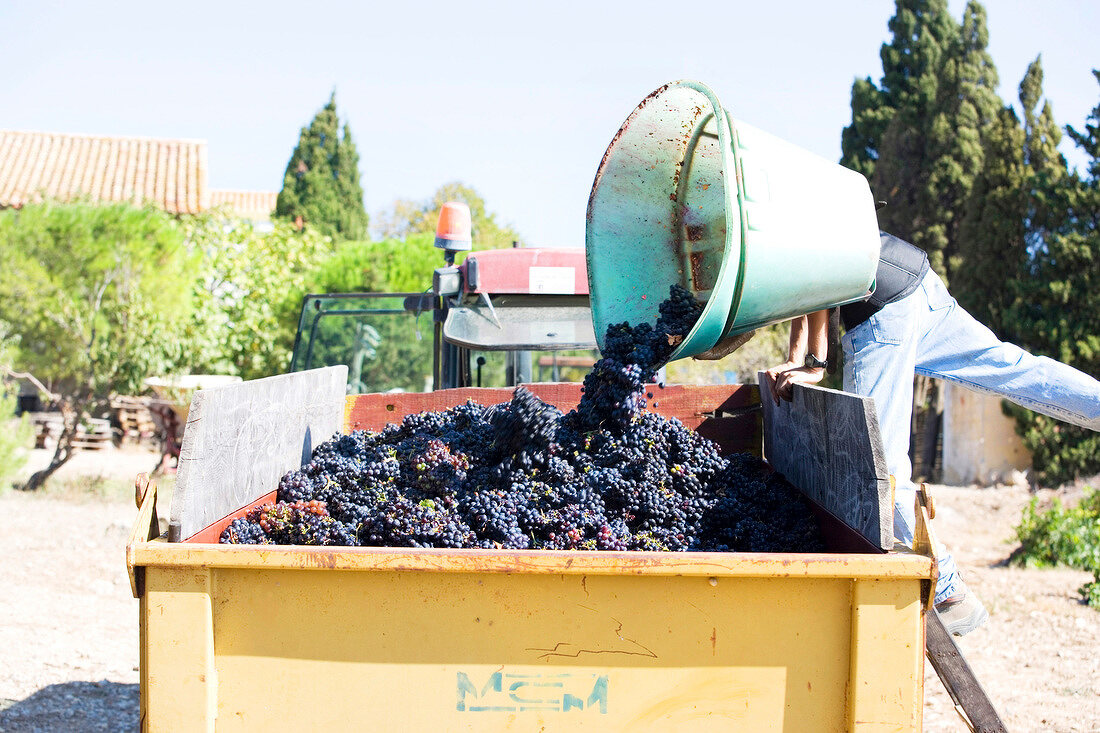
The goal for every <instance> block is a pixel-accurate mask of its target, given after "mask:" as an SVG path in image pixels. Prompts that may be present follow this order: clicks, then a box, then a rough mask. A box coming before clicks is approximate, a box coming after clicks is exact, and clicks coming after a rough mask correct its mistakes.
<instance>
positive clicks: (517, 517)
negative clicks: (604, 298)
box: [221, 286, 823, 552]
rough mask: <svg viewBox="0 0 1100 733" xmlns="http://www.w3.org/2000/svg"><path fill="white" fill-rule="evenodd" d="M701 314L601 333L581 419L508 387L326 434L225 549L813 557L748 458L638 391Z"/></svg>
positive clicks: (783, 490)
mask: <svg viewBox="0 0 1100 733" xmlns="http://www.w3.org/2000/svg"><path fill="white" fill-rule="evenodd" d="M700 312H701V306H700V304H699V303H698V302H697V301H696V300H695V298H694V297H693V296H692V294H691V293H690V292H689V291H687V290H685V289H683V288H681V287H679V286H674V287H673V288H672V291H671V294H670V297H669V298H668V300H666V301H665V302H664V303H662V304H661V306H660V317H659V318H658V320H657V323H656V325H655V326H653V325H650V324H642V325H639V326H629V325H627V324H625V323H624V324H617V325H613V326H611V327H609V328H608V330H607V338H606V339H605V348H604V351H603V358H601V359H600V360H599V361H598V362H597V363H596V365H595V366H594V367H593V368H592V371H591V372H590V373H589V374H588V375H587V376H586V377H585V380H584V387H583V395H582V398H581V401H580V404H579V405H578V406H577V408H576V409H575V410H573V411H571V412H569V413H568V414H564V415H563V414H562V412H561V411H560V410H558V409H557V408H555V407H553V406H551V405H548V404H546V403H544V402H542V401H541V400H540V399H538V398H537V397H536V396H535V395H533V394H532V393H531V392H529V391H528V390H526V389H524V388H522V387H520V388H517V389H516V390H515V392H514V394H513V397H512V399H511V401H510V402H506V403H502V404H499V405H493V406H490V407H486V406H482V405H478V404H475V403H473V402H467V403H466V404H464V405H460V406H458V407H454V408H452V409H449V410H445V411H442V412H425V413H421V414H418V415H410V416H408V417H406V418H405V420H404V421H403V422H402V423H401V424H400V425H389V426H387V427H386V428H385V429H384V430H382V431H381V432H376V433H375V432H366V431H356V432H354V433H352V434H351V435H337V436H334V437H333V438H332V439H331V440H329V441H327V442H325V443H322V444H321V445H319V446H317V448H316V449H315V450H314V452H313V456H312V460H311V461H310V462H309V463H307V464H306V465H305V466H303V467H302V468H300V469H298V470H294V471H291V472H289V473H287V474H286V475H285V476H283V478H282V479H281V480H280V482H279V490H278V503H276V504H267V505H263V506H259V507H257V508H255V509H253V510H251V511H250V512H249V513H248V514H247V515H246V516H245V517H243V518H239V519H235V520H233V522H232V523H231V524H230V525H229V527H227V528H226V530H225V531H224V532H223V534H222V537H221V541H222V542H228V543H240V544H306V545H370V546H383V547H467V548H485V549H495V548H503V549H538V550H542V549H554V550H561V549H571V550H715V551H744V552H812V551H817V550H821V549H822V547H823V546H822V542H821V539H820V536H819V532H818V527H817V523H816V521H815V519H814V518H813V516H812V514H811V512H810V508H809V506H808V503H807V502H806V500H805V499H804V498H803V497H802V495H801V494H800V493H799V492H798V491H797V490H796V489H794V488H793V487H792V486H791V485H790V484H788V483H787V482H786V481H784V480H783V478H782V477H781V476H780V475H778V474H775V473H770V472H767V471H766V470H765V467H764V464H763V462H762V461H760V459H758V458H756V457H754V456H751V455H748V454H738V455H734V456H732V457H729V458H725V457H722V456H720V455H719V454H718V449H717V447H716V446H715V445H714V444H713V443H712V442H710V441H709V440H707V439H706V438H703V437H701V436H699V435H698V434H696V433H694V432H692V431H691V430H689V429H687V428H686V427H684V426H683V424H682V423H680V421H679V420H676V419H675V418H672V419H669V418H665V417H662V416H660V415H657V414H655V413H652V412H646V411H645V406H646V403H647V399H652V398H653V394H652V393H647V392H646V384H647V383H650V382H652V381H653V380H654V379H655V377H656V372H655V370H656V369H658V368H659V367H660V365H662V364H663V363H665V361H666V360H667V358H668V356H669V354H671V353H672V351H673V349H674V348H675V347H676V345H677V344H679V343H680V341H682V339H683V337H684V335H685V334H687V332H688V331H690V330H691V327H692V326H693V325H694V323H695V321H696V320H697V319H698V318H699V314H700Z"/></svg>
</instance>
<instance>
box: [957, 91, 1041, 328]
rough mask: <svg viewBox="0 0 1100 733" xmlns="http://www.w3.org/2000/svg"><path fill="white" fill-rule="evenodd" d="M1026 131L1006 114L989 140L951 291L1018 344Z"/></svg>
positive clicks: (1009, 110) (1023, 258) (963, 225)
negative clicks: (1015, 322) (1014, 317)
mask: <svg viewBox="0 0 1100 733" xmlns="http://www.w3.org/2000/svg"><path fill="white" fill-rule="evenodd" d="M1023 151H1024V131H1023V128H1022V127H1020V121H1019V119H1018V118H1017V117H1016V114H1015V112H1013V111H1012V108H1011V107H1004V108H1002V109H1001V112H1000V114H999V115H998V117H997V120H996V121H995V122H994V124H993V125H992V126H991V128H990V130H989V133H988V135H987V137H986V143H985V156H984V165H983V168H982V171H981V173H980V174H979V175H978V177H977V178H976V179H975V181H974V186H973V188H972V189H971V192H970V203H969V204H968V205H967V207H966V214H965V216H964V218H963V221H962V223H961V227H960V232H959V241H960V243H961V244H962V245H963V255H962V258H961V262H959V263H957V265H956V267H955V268H953V269H954V273H955V274H954V276H953V277H952V287H951V291H952V293H953V294H954V295H955V297H956V298H957V299H958V301H959V303H960V304H962V306H963V307H964V308H966V310H967V311H969V312H970V314H971V315H973V316H974V317H975V318H977V319H978V320H979V321H981V322H982V323H984V324H986V325H987V326H989V327H990V328H991V329H993V331H994V332H995V333H997V334H998V335H999V336H1000V337H1001V338H1004V339H1007V340H1010V341H1014V340H1016V338H1017V331H1016V330H1015V329H1014V328H1013V327H1012V319H1011V317H1010V315H1009V314H1010V311H1012V310H1013V309H1014V308H1015V307H1017V306H1016V304H1017V303H1018V299H1019V289H1018V288H1017V287H1016V280H1017V278H1018V277H1019V275H1020V273H1021V272H1022V271H1023V269H1024V268H1025V267H1026V265H1027V242H1026V240H1025V235H1026V232H1025V229H1024V221H1025V219H1026V211H1027V195H1026V183H1025V181H1026V170H1025V166H1024V154H1023Z"/></svg>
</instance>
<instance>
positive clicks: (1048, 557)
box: [1012, 490, 1100, 608]
mask: <svg viewBox="0 0 1100 733" xmlns="http://www.w3.org/2000/svg"><path fill="white" fill-rule="evenodd" d="M1016 538H1017V539H1018V540H1019V541H1020V548H1019V549H1018V550H1017V551H1016V552H1014V553H1013V555H1012V561H1013V562H1014V563H1016V564H1018V565H1023V566H1025V567H1040V568H1041V567H1053V566H1055V565H1068V566H1069V567H1074V568H1080V569H1081V570H1086V571H1089V572H1091V573H1092V574H1093V580H1092V581H1091V582H1089V583H1086V584H1085V585H1084V586H1082V587H1081V588H1080V589H1079V591H1080V593H1081V595H1082V597H1083V598H1084V600H1085V602H1086V603H1087V604H1088V605H1090V606H1092V607H1093V608H1100V490H1090V491H1088V492H1087V493H1086V494H1085V496H1084V497H1083V498H1082V499H1081V502H1080V503H1079V504H1078V505H1077V506H1075V507H1067V506H1065V505H1063V504H1062V502H1061V501H1059V500H1058V499H1055V500H1054V502H1053V504H1052V505H1051V507H1050V508H1049V509H1046V510H1040V509H1039V507H1038V500H1037V499H1032V500H1031V503H1030V504H1028V506H1027V507H1025V508H1024V513H1023V516H1022V517H1021V520H1020V524H1019V526H1017V527H1016Z"/></svg>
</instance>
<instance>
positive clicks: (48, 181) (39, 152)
mask: <svg viewBox="0 0 1100 733" xmlns="http://www.w3.org/2000/svg"><path fill="white" fill-rule="evenodd" d="M206 176H207V167H206V143H205V142H204V141H202V140H165V139H158V138H147V137H108V136H104V135H69V134H62V133H53V132H17V131H10V130H0V207H5V206H22V205H23V204H25V203H28V202H32V201H35V200H38V199H40V198H42V197H44V196H45V197H52V198H59V199H70V198H74V197H78V196H82V195H83V196H88V197H90V198H92V199H97V200H101V201H132V202H135V203H144V202H149V203H153V204H155V205H157V206H159V207H161V208H163V209H164V210H165V211H169V212H172V213H174V214H195V213H198V212H200V211H203V210H204V209H206V208H208V207H209V204H210V202H209V194H208V193H207V190H206Z"/></svg>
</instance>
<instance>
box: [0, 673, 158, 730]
mask: <svg viewBox="0 0 1100 733" xmlns="http://www.w3.org/2000/svg"><path fill="white" fill-rule="evenodd" d="M139 709H140V690H139V686H138V685H125V684H122V683H119V682H108V681H106V680H104V681H102V682H66V683H64V684H60V685H50V686H49V687H43V688H42V689H41V690H39V691H38V692H36V693H34V694H33V695H31V696H30V697H27V698H25V699H23V700H0V731H3V732H4V733H15V731H19V732H20V733H23V732H24V731H26V732H27V733H38V732H39V731H41V732H42V733H53V731H133V730H137V729H138V715H139V712H138V711H139Z"/></svg>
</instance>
